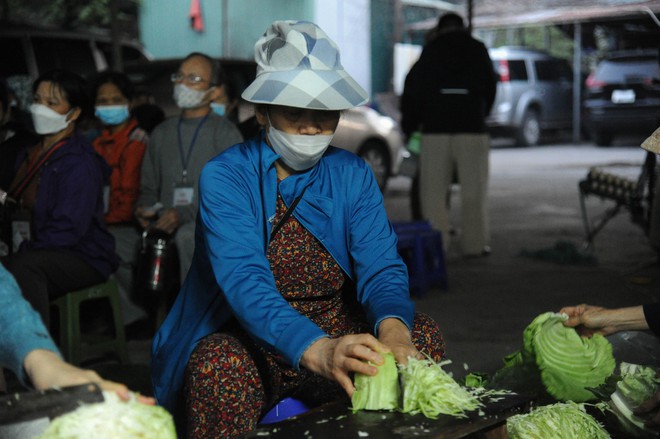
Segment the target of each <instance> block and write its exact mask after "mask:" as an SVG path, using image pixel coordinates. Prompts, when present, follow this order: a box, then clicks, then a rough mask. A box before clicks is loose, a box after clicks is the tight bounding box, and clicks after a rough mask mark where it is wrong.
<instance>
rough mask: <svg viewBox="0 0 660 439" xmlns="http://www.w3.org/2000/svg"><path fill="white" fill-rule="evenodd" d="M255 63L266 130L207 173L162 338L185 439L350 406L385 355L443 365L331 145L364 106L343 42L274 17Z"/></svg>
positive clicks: (391, 249) (167, 384)
mask: <svg viewBox="0 0 660 439" xmlns="http://www.w3.org/2000/svg"><path fill="white" fill-rule="evenodd" d="M255 58H256V61H257V65H258V68H257V77H256V79H255V81H254V82H253V83H252V84H251V85H250V86H248V88H247V89H246V90H245V91H244V92H243V94H242V97H243V98H244V99H246V100H247V101H249V102H252V103H254V104H256V106H257V107H256V117H257V120H258V122H259V123H260V124H261V126H262V127H263V129H262V130H261V132H260V134H259V135H257V136H256V137H254V138H252V139H250V140H248V141H246V142H243V143H240V144H238V145H234V146H233V147H231V148H229V149H228V150H226V151H224V152H222V153H221V154H219V155H217V156H216V157H215V158H213V159H212V160H210V161H209V162H208V163H207V164H206V166H205V167H204V170H203V172H202V175H201V177H200V180H199V187H200V203H199V214H198V216H197V219H198V221H197V224H196V240H195V256H194V258H193V262H192V265H191V268H190V270H189V272H188V276H187V277H186V279H185V282H184V283H183V286H182V288H181V290H180V291H179V294H178V296H177V298H176V301H175V303H174V304H173V306H172V309H171V311H170V313H169V315H168V316H167V318H166V319H165V322H164V323H163V325H162V326H161V328H160V330H159V331H158V333H157V334H156V337H155V338H154V344H153V352H152V382H153V383H154V391H155V395H156V397H157V400H158V402H159V403H160V404H161V405H163V406H165V407H166V408H167V409H168V410H170V411H171V412H172V413H173V414H174V416H175V419H176V422H177V428H178V430H179V436H180V437H188V438H206V437H223V438H234V437H241V436H242V435H244V434H245V433H246V432H248V431H250V430H252V429H253V428H254V427H256V425H257V423H258V422H259V420H260V418H261V416H263V414H264V413H266V412H267V411H268V410H269V409H270V408H271V407H273V405H274V404H276V403H277V402H278V401H279V400H281V399H283V398H286V397H291V396H295V397H296V398H297V399H299V400H302V401H304V402H306V403H307V404H311V405H316V404H321V403H324V402H327V401H330V400H336V399H341V398H344V399H345V400H346V402H347V405H348V404H350V403H349V402H348V400H347V398H348V397H349V396H350V395H352V394H353V392H354V390H355V388H354V386H353V382H352V380H351V376H352V374H354V373H357V372H360V373H363V374H367V375H375V374H376V373H377V369H376V367H375V366H373V364H382V363H383V361H384V360H383V356H382V354H383V353H387V352H391V353H393V355H394V357H395V359H396V361H398V362H400V363H406V362H407V361H408V358H409V357H410V356H413V357H421V356H422V353H421V352H424V353H425V354H426V355H429V356H430V357H431V358H434V359H435V360H437V361H439V360H440V359H441V358H442V356H443V354H444V346H443V341H442V337H441V334H440V330H439V328H438V326H437V324H436V323H435V322H433V320H432V319H431V318H429V317H428V316H425V315H423V314H419V313H416V312H415V310H414V304H413V302H412V300H411V299H410V293H409V286H408V274H407V271H406V267H405V265H404V263H403V261H402V259H401V258H400V257H399V255H398V253H397V241H396V236H395V234H394V231H393V230H392V227H391V225H390V223H389V221H388V218H387V214H386V211H385V208H384V205H383V197H382V194H381V192H380V189H379V188H378V184H377V183H376V180H375V178H374V175H373V173H372V172H371V169H370V167H369V165H368V164H367V163H366V162H365V161H364V160H362V159H361V158H359V157H358V156H356V155H354V154H352V153H350V152H348V151H346V150H343V149H340V148H335V147H333V146H331V142H332V138H333V135H334V133H335V130H336V129H337V126H338V123H339V120H340V117H341V111H342V110H346V109H348V108H352V107H354V106H357V105H363V104H365V103H366V102H367V98H368V96H367V93H366V92H365V91H364V90H363V89H362V88H361V87H360V86H359V85H358V84H357V83H356V82H355V80H353V79H352V78H351V77H350V76H349V75H348V73H347V72H346V71H345V70H344V69H343V67H342V66H341V63H340V61H339V52H338V48H337V46H336V45H335V43H334V42H333V41H332V40H330V39H329V38H328V36H327V35H326V34H325V33H324V32H323V30H321V29H320V28H319V27H318V26H316V25H315V24H313V23H309V22H296V21H276V22H274V23H273V24H272V25H271V26H270V27H269V28H268V30H267V31H266V33H265V34H264V35H263V36H262V37H261V39H259V40H258V41H257V44H256V46H255ZM369 363H372V364H369Z"/></svg>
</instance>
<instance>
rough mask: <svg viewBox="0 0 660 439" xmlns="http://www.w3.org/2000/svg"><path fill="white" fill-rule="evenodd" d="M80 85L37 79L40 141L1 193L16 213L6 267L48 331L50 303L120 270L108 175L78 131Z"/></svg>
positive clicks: (51, 75)
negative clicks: (106, 209)
mask: <svg viewBox="0 0 660 439" xmlns="http://www.w3.org/2000/svg"><path fill="white" fill-rule="evenodd" d="M85 87H86V86H85V83H84V81H83V79H82V78H81V77H79V76H78V75H76V74H74V73H71V72H68V71H65V70H53V71H50V72H47V73H44V74H43V75H42V76H41V77H39V78H38V79H37V80H36V81H35V83H34V98H33V103H32V105H31V106H30V112H31V114H32V120H33V122H34V127H35V130H36V132H37V134H39V136H40V140H39V142H38V143H37V144H36V145H29V147H27V148H25V150H24V151H23V153H22V154H21V155H20V156H19V167H18V170H17V172H16V175H15V177H14V181H13V182H12V185H11V187H10V188H9V190H8V191H7V192H8V195H9V197H10V198H12V199H13V200H15V201H16V202H17V203H18V208H19V209H18V210H19V212H20V213H22V216H20V217H17V219H16V220H15V221H14V222H13V228H14V229H15V230H16V233H14V237H13V238H14V242H13V244H14V245H15V246H16V248H17V252H16V253H14V254H13V255H12V257H11V258H10V259H9V261H8V263H7V267H8V269H9V271H10V272H11V273H12V274H13V275H14V277H15V278H16V281H17V282H18V285H19V286H20V288H21V291H22V292H23V294H24V296H25V298H26V299H27V300H28V301H29V302H30V304H31V305H32V306H33V307H34V308H35V310H37V311H38V312H39V314H40V315H41V318H42V319H43V321H44V323H45V324H46V327H48V325H49V320H50V319H49V303H50V302H49V301H50V299H52V298H55V297H58V296H61V295H63V294H66V293H67V292H70V291H75V290H78V289H81V288H85V287H88V286H91V285H94V284H98V283H101V282H104V281H105V280H107V278H108V276H110V274H111V273H112V272H114V271H115V270H116V269H117V266H118V258H117V256H116V255H115V251H114V250H115V243H114V238H113V237H112V235H110V233H109V232H108V230H107V228H106V225H105V222H104V220H103V186H104V184H105V182H106V181H107V179H108V177H109V175H110V172H111V169H110V167H109V166H108V165H107V163H105V161H104V160H103V158H102V157H101V156H99V155H98V154H96V152H95V151H94V149H93V148H92V146H91V144H90V143H89V142H88V141H87V139H86V138H85V137H84V136H83V135H82V134H80V133H79V132H78V131H77V129H76V123H77V122H79V121H80V120H82V118H83V116H84V114H85V110H86V109H87V107H88V97H87V93H86V90H85ZM21 223H23V224H24V225H23V227H21Z"/></svg>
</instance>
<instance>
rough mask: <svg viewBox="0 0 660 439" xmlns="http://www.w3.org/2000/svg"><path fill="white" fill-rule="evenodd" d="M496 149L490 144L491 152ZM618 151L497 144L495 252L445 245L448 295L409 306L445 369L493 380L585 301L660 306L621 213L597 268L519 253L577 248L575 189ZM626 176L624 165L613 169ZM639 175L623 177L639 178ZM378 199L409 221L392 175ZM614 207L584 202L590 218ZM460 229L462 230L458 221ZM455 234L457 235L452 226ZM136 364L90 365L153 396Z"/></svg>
mask: <svg viewBox="0 0 660 439" xmlns="http://www.w3.org/2000/svg"><path fill="white" fill-rule="evenodd" d="M497 144H498V143H497V142H496V145H497ZM635 144H637V145H638V144H639V143H632V142H631V143H629V144H628V145H625V144H622V145H619V146H616V147H612V148H596V147H593V146H590V145H570V144H553V145H544V146H541V147H537V148H524V149H520V148H513V147H508V146H506V144H502V143H499V145H500V146H499V147H496V148H494V149H493V152H492V155H491V158H492V159H491V180H490V217H491V228H492V242H491V244H492V250H493V251H492V254H491V255H490V256H488V257H485V258H480V259H469V260H466V259H463V258H461V257H460V255H459V254H458V251H457V245H454V244H452V247H451V248H450V250H449V252H448V254H447V270H448V277H449V288H448V289H447V290H440V289H434V290H430V291H428V292H427V294H426V295H425V296H423V297H421V298H416V299H415V300H416V302H417V306H418V309H420V310H423V311H424V312H426V313H428V314H430V315H431V316H432V317H433V318H435V319H436V320H437V321H438V323H439V324H440V326H441V327H442V329H443V333H444V337H445V341H446V347H447V354H448V356H449V358H450V359H452V361H453V364H452V365H451V366H449V368H450V369H451V370H452V371H454V373H455V374H456V375H457V376H462V374H464V364H466V365H468V366H469V369H470V370H471V371H478V372H493V371H495V370H496V369H497V368H499V366H500V364H501V359H502V357H503V356H504V355H506V354H508V353H511V352H513V351H514V350H517V349H518V348H519V347H520V345H521V343H522V331H523V329H524V328H525V326H527V324H528V323H529V322H531V320H532V319H533V318H534V317H536V316H537V315H538V314H540V313H542V312H545V311H557V310H559V309H560V308H561V307H562V306H564V305H569V304H577V303H582V302H587V303H593V304H599V305H603V306H609V307H617V306H625V305H635V304H640V303H645V302H649V301H655V300H657V299H658V298H660V289H659V287H658V286H659V285H660V265H659V264H658V259H657V254H656V253H655V252H654V251H653V250H652V249H651V248H650V246H649V244H648V241H647V239H646V237H645V235H644V233H643V232H642V229H641V228H640V227H638V226H636V225H634V224H632V223H631V221H630V218H629V215H628V213H627V212H623V213H621V214H619V215H618V216H617V217H615V218H614V219H613V220H612V221H611V222H610V223H609V224H608V225H607V226H606V227H605V228H604V229H603V230H602V232H601V233H600V234H599V235H598V236H597V238H596V246H595V249H594V251H593V256H595V257H596V258H597V261H598V262H597V265H594V266H580V265H559V264H556V263H553V262H549V261H544V260H535V259H531V258H529V257H523V256H521V255H520V253H521V251H523V250H528V251H535V250H542V249H546V248H549V247H552V246H554V244H555V243H557V242H558V241H567V242H570V243H573V244H575V245H576V246H579V245H580V244H581V242H582V240H583V235H584V230H583V223H582V219H581V216H580V207H579V201H578V192H577V183H578V181H579V180H580V179H582V178H584V176H585V175H586V173H587V170H588V169H589V168H590V167H591V166H596V165H598V166H601V165H608V164H623V165H628V164H635V165H636V164H639V163H641V162H642V161H643V159H644V152H643V151H642V150H641V149H640V148H638V147H635V146H630V145H635ZM620 169H623V170H624V171H626V167H625V166H623V167H620ZM637 171H638V168H636V167H633V168H630V167H628V170H627V171H626V172H629V173H630V174H631V175H632V176H635V177H636V175H637ZM390 183H391V184H390V185H389V186H388V189H387V191H386V194H385V199H386V207H387V210H388V213H389V215H390V217H391V220H392V221H408V220H410V218H411V216H410V209H409V188H410V179H408V178H405V177H398V178H396V179H394V180H392V181H391V182H390ZM459 197H460V191H459V190H458V188H456V190H455V192H454V193H453V196H452V205H453V206H455V210H454V211H453V215H455V217H456V218H457V219H458V218H459V216H460V212H459V211H460V201H459V200H460V198H459ZM611 205H612V203H611V202H603V201H601V200H598V199H596V198H590V199H588V208H589V211H590V212H591V213H593V214H595V213H599V212H602V211H603V210H604V209H605V208H608V207H610V206H611ZM457 227H459V224H458V223H457ZM459 232H460V228H459ZM129 346H130V357H131V361H132V363H133V365H131V366H120V365H116V364H101V365H96V366H94V367H95V368H96V369H97V370H99V371H100V372H101V374H102V375H104V376H106V377H108V378H111V379H115V380H118V381H122V382H125V383H127V384H128V385H129V386H130V387H132V388H134V389H136V390H139V391H141V392H143V393H147V394H149V393H150V385H149V380H148V364H149V346H150V340H142V341H131V342H129Z"/></svg>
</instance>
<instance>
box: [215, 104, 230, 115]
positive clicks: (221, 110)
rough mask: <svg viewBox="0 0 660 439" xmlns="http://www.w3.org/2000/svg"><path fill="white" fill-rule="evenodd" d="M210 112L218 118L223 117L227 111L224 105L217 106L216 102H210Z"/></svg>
mask: <svg viewBox="0 0 660 439" xmlns="http://www.w3.org/2000/svg"><path fill="white" fill-rule="evenodd" d="M211 110H213V112H214V113H215V114H217V115H218V116H224V115H225V112H226V111H227V107H226V105H225V104H218V103H217V102H211Z"/></svg>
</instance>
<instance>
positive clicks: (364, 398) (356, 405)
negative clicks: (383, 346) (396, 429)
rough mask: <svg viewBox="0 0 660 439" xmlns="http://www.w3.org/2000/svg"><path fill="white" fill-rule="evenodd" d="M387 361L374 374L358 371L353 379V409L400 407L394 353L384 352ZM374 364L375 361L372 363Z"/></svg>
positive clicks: (393, 408)
mask: <svg viewBox="0 0 660 439" xmlns="http://www.w3.org/2000/svg"><path fill="white" fill-rule="evenodd" d="M382 355H383V358H384V359H385V362H384V363H383V364H381V365H375V366H376V367H378V373H377V374H376V375H374V376H369V375H364V374H361V373H356V374H355V378H354V381H353V385H354V386H355V392H353V396H352V397H351V403H352V405H353V411H357V410H395V409H397V408H398V407H399V398H400V390H399V377H398V375H397V368H396V362H395V361H394V354H392V353H391V352H388V353H386V354H382ZM370 364H373V363H370Z"/></svg>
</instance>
